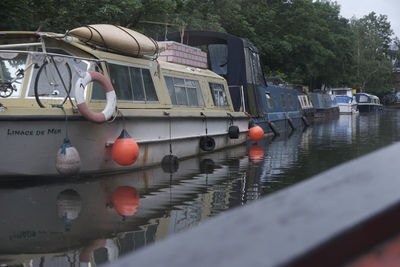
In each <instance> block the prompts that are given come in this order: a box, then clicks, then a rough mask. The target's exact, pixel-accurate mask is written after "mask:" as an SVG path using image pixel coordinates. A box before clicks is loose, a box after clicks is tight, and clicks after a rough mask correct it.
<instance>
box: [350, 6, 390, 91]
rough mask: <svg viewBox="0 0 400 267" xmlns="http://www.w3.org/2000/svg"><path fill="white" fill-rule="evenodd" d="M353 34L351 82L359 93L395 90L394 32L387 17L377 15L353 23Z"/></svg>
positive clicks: (371, 14) (373, 14)
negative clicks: (393, 73) (393, 71)
mask: <svg viewBox="0 0 400 267" xmlns="http://www.w3.org/2000/svg"><path fill="white" fill-rule="evenodd" d="M351 29H352V32H353V41H354V42H353V43H354V46H353V49H354V50H353V51H354V52H353V65H352V66H353V70H352V73H353V76H352V81H353V84H354V85H355V87H356V88H360V91H361V92H363V91H366V92H371V93H376V92H378V91H381V90H385V89H386V90H387V89H390V88H391V87H392V81H391V74H392V69H393V65H392V60H391V54H392V51H391V50H390V45H391V43H392V38H391V36H392V34H393V31H392V30H391V28H390V23H389V22H388V21H387V16H385V15H379V16H377V15H376V14H375V13H374V12H372V13H370V14H369V15H367V16H365V17H363V18H361V19H359V20H352V21H351Z"/></svg>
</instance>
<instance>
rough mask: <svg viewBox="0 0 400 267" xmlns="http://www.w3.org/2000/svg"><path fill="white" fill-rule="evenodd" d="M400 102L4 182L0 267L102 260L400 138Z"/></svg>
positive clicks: (0, 198) (94, 263) (1, 190)
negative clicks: (252, 135)
mask: <svg viewBox="0 0 400 267" xmlns="http://www.w3.org/2000/svg"><path fill="white" fill-rule="evenodd" d="M399 125H400V111H396V110H394V111H386V112H384V113H377V114H369V115H363V114H362V115H341V116H340V117H339V118H337V119H334V120H331V121H327V122H319V123H315V124H314V125H312V127H309V128H306V129H304V130H303V131H301V130H296V131H294V132H292V133H290V134H287V135H283V136H280V137H277V138H267V139H264V140H262V141H261V142H258V143H257V144H255V143H254V142H249V143H248V144H246V145H243V146H238V147H235V148H232V149H227V150H222V151H217V152H213V153H210V154H206V155H202V156H200V157H195V158H190V159H186V160H181V161H180V163H179V169H178V171H176V172H174V173H169V172H167V171H166V170H163V169H162V168H161V167H156V168H151V169H147V170H142V171H138V172H130V173H122V174H115V175H108V176H101V177H100V176H99V177H80V178H74V179H73V180H71V179H63V180H56V179H46V180H36V181H18V182H2V184H1V187H0V203H1V213H2V214H1V217H0V233H1V234H0V266H40V267H42V266H88V265H85V264H88V263H90V264H91V266H98V265H101V264H103V263H106V262H109V261H113V260H116V259H117V258H118V257H121V256H123V255H124V254H127V253H131V252H134V251H135V250H138V249H140V248H142V247H144V246H147V245H149V244H151V243H153V242H157V241H159V240H161V239H163V238H166V237H167V236H170V235H173V234H174V233H177V232H181V231H185V230H187V229H189V228H192V227H195V226H196V225H198V224H199V223H201V222H203V221H205V220H207V219H208V218H210V217H213V216H216V215H218V214H220V213H222V212H224V211H226V210H228V209H231V208H234V207H236V206H240V205H246V203H249V202H251V201H256V200H257V199H260V198H262V197H265V196H267V195H268V194H271V193H273V192H275V191H277V190H280V189H282V188H285V187H287V186H290V185H292V184H295V183H298V182H300V181H302V180H304V179H307V178H309V177H311V176H313V175H315V174H318V173H320V172H323V171H325V170H327V169H330V168H332V167H334V166H336V165H338V164H340V163H343V162H346V161H349V160H351V159H354V158H356V157H359V156H362V155H364V154H367V153H369V152H372V151H375V150H377V149H379V148H382V147H384V146H387V145H389V144H391V143H394V142H396V141H398V140H400V130H398V129H399Z"/></svg>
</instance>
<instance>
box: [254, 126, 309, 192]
mask: <svg viewBox="0 0 400 267" xmlns="http://www.w3.org/2000/svg"><path fill="white" fill-rule="evenodd" d="M302 136H303V133H301V132H294V133H293V134H291V135H281V136H279V137H275V138H272V139H264V140H262V141H261V142H258V143H257V144H252V145H250V147H249V150H250V152H249V159H250V161H251V162H252V163H253V164H254V165H256V166H254V167H252V166H250V167H249V172H250V174H249V178H251V179H254V181H252V182H250V183H248V184H249V186H252V187H253V188H252V189H247V190H246V192H247V196H246V198H247V200H254V199H258V198H260V197H261V196H262V195H264V192H262V191H263V190H264V191H267V190H269V188H270V187H271V185H272V184H273V183H275V182H278V181H279V178H280V177H279V176H280V175H282V174H283V173H285V171H286V170H288V169H290V168H291V167H293V165H295V164H296V163H297V161H298V158H299V146H300V143H301V142H302ZM252 151H253V152H256V153H254V154H253V156H252V154H251V152H252Z"/></svg>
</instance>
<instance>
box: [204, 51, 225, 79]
mask: <svg viewBox="0 0 400 267" xmlns="http://www.w3.org/2000/svg"><path fill="white" fill-rule="evenodd" d="M208 53H209V56H210V66H211V70H212V71H213V72H215V73H217V74H219V75H226V74H227V73H228V45H226V44H210V45H208Z"/></svg>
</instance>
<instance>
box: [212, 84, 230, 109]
mask: <svg viewBox="0 0 400 267" xmlns="http://www.w3.org/2000/svg"><path fill="white" fill-rule="evenodd" d="M208 84H209V86H210V90H211V95H212V98H213V100H214V106H216V107H227V106H228V99H227V98H226V92H225V87H224V85H223V84H222V83H212V82H209V83H208Z"/></svg>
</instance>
